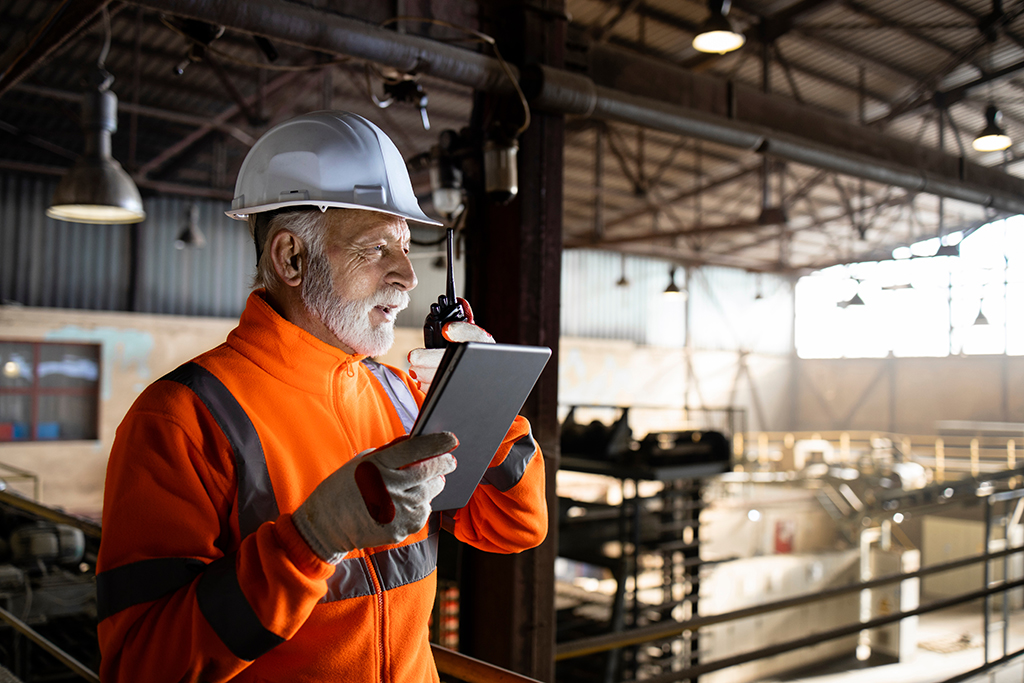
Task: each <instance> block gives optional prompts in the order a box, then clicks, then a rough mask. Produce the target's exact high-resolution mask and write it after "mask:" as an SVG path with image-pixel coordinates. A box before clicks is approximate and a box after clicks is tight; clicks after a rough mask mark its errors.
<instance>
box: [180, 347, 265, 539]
mask: <svg viewBox="0 0 1024 683" xmlns="http://www.w3.org/2000/svg"><path fill="white" fill-rule="evenodd" d="M161 379H166V380H171V381H172V382H177V383H179V384H182V385H184V386H186V387H188V388H189V389H191V390H192V392H193V393H194V394H195V395H196V396H198V397H199V400H200V401H202V402H203V404H204V405H205V406H206V408H207V410H209V411H210V414H211V415H213V419H214V420H216V421H217V424H218V425H219V426H220V428H221V431H222V432H224V436H225V437H226V438H227V440H228V443H230V444H231V450H232V451H234V454H235V467H236V469H237V476H238V528H239V531H240V532H241V534H242V538H245V537H246V536H248V535H249V534H251V533H252V532H254V531H256V529H257V528H259V526H260V524H262V523H263V522H266V521H269V520H274V519H277V517H278V514H279V513H278V508H277V499H276V498H275V497H274V487H273V485H272V484H271V482H270V473H269V472H268V471H267V460H266V457H265V456H264V455H263V445H262V444H261V443H260V437H259V436H258V435H257V434H256V428H255V427H254V426H253V424H252V420H250V419H249V416H248V415H246V414H245V410H243V409H242V406H240V405H238V401H236V400H235V397H234V396H232V395H231V392H230V391H228V388H227V387H225V386H224V384H222V383H221V381H220V380H219V379H217V378H216V377H215V376H214V375H213V373H211V372H210V371H209V370H207V369H206V368H204V367H202V366H200V365H197V364H196V363H185V364H184V365H182V366H181V367H179V368H178V369H176V370H173V371H171V372H170V373H168V374H166V375H164V376H163V377H162V378H161Z"/></svg>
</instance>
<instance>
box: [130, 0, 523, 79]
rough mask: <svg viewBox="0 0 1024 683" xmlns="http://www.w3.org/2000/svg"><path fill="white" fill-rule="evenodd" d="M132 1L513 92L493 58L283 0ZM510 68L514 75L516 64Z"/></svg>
mask: <svg viewBox="0 0 1024 683" xmlns="http://www.w3.org/2000/svg"><path fill="white" fill-rule="evenodd" d="M131 4H136V5H141V6H143V7H148V8H150V9H153V10H156V11H159V12H170V13H171V14H176V15H178V16H182V17H190V18H192V19H198V20H200V21H206V22H209V23H212V24H218V25H221V26H228V27H231V28H233V29H237V30H239V31H244V32H245V33H251V34H254V35H260V36H264V37H266V38H270V39H272V40H276V41H281V42H284V43H289V44H291V45H297V46H299V47H304V48H309V49H314V50H321V51H325V52H330V53H333V54H337V55H348V56H350V57H355V58H356V59H365V60H367V61H371V62H375V63H377V64H382V65H385V66H390V67H393V68H395V69H398V70H399V71H402V72H404V73H413V72H415V73H420V74H430V75H431V76H435V77H437V78H440V79H443V80H446V81H452V82H454V83H461V84H462V85H467V86H469V87H471V88H474V89H476V90H481V91H485V92H506V93H513V92H514V88H513V87H512V84H511V83H510V82H509V79H508V76H506V75H505V72H504V71H503V70H502V68H501V65H500V64H499V63H498V60H496V59H494V58H493V57H489V56H487V55H483V54H480V53H477V52H473V51H471V50H466V49H463V48H460V47H455V46H452V45H447V44H445V43H441V42H438V41H436V40H430V39H429V38H422V37H420V36H414V35H409V34H406V33H398V32H396V31H391V30H388V29H384V28H381V27H379V26H374V25H373V24H368V23H366V22H365V21H359V20H357V19H350V18H348V17H345V16H342V15H340V14H335V13H333V12H329V11H327V10H324V9H318V8H315V7H311V6H308V5H300V4H298V3H294V2H287V0H246V2H220V1H219V0H132V2H131ZM509 67H510V68H511V69H512V73H513V75H514V76H515V77H516V78H518V77H519V73H518V70H517V69H516V67H515V66H513V65H511V64H510V65H509Z"/></svg>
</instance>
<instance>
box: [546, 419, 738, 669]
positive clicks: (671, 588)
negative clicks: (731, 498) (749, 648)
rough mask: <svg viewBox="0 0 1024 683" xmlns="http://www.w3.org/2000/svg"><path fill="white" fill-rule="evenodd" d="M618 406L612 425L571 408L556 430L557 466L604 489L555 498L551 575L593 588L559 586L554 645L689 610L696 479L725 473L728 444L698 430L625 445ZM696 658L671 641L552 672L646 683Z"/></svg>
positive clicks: (690, 648) (695, 553)
mask: <svg viewBox="0 0 1024 683" xmlns="http://www.w3.org/2000/svg"><path fill="white" fill-rule="evenodd" d="M619 410H620V411H621V414H620V415H619V417H618V419H616V420H615V421H614V422H613V423H612V424H611V425H605V424H604V423H602V422H600V421H593V422H591V423H590V424H589V425H585V426H584V425H581V424H579V423H577V422H576V420H575V415H576V411H575V409H571V410H570V411H569V414H568V416H567V417H566V419H565V420H564V422H563V424H562V437H561V449H562V455H561V470H562V471H568V472H574V473H585V474H587V475H596V476H597V477H599V478H602V479H603V481H604V482H605V486H606V488H605V493H604V494H603V495H600V496H598V497H596V498H595V497H594V496H589V497H588V496H586V495H581V496H564V497H560V498H559V557H560V560H559V563H560V564H559V569H558V570H556V573H561V574H562V575H563V578H566V577H568V576H569V575H575V576H576V577H582V578H587V579H590V580H591V582H592V583H594V584H596V585H597V590H593V591H584V590H580V591H573V590H572V588H571V586H572V585H573V584H572V582H562V583H561V584H560V585H561V586H562V589H561V590H560V593H559V596H558V603H557V604H556V608H557V610H558V640H559V641H560V642H562V641H570V640H574V639H576V638H581V637H586V636H591V635H596V634H600V633H609V632H612V633H614V632H620V631H623V630H625V629H627V628H637V627H640V626H645V625H650V624H656V623H659V622H665V621H669V620H677V621H678V620H683V619H687V618H689V617H691V616H693V615H696V614H697V601H698V596H699V586H700V567H701V559H700V521H699V516H700V511H701V508H702V507H703V503H702V501H701V488H702V482H703V479H704V478H706V477H710V476H712V475H716V474H720V473H722V472H726V471H728V470H729V469H730V467H731V453H732V445H731V440H730V438H729V436H727V435H726V434H725V433H723V432H722V431H717V430H698V429H685V430H679V431H659V432H651V433H648V434H646V435H645V436H643V437H642V438H640V439H634V438H633V432H632V429H631V428H630V425H629V409H628V408H620V409H619ZM598 488H599V487H598ZM652 576H654V577H656V578H654V579H651V578H650V577H652ZM601 584H603V586H602V585H601ZM697 659H698V643H697V639H696V637H692V638H671V639H664V640H661V641H657V640H656V641H651V642H647V643H645V644H644V645H643V646H642V647H628V648H621V649H617V650H612V651H610V652H603V653H600V654H597V655H593V656H589V657H580V658H574V659H571V660H568V661H566V662H563V663H559V665H558V671H557V674H558V680H564V681H608V682H611V681H619V680H624V679H630V678H632V679H639V678H649V677H651V676H653V675H658V674H660V673H664V672H669V671H672V670H673V668H678V667H679V666H691V665H693V664H695V663H696V662H697Z"/></svg>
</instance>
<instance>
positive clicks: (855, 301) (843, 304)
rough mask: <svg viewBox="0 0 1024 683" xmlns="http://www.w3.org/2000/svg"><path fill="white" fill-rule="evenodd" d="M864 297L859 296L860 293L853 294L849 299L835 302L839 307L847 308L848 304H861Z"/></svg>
mask: <svg viewBox="0 0 1024 683" xmlns="http://www.w3.org/2000/svg"><path fill="white" fill-rule="evenodd" d="M863 305H864V299H861V298H860V294H854V295H853V297H851V298H850V300H849V301H840V302H839V303H837V304H836V306H838V307H839V308H849V307H850V306H863Z"/></svg>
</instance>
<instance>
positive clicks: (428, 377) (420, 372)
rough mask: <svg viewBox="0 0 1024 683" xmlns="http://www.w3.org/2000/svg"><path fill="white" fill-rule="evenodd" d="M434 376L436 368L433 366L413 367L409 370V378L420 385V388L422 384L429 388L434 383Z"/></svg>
mask: <svg viewBox="0 0 1024 683" xmlns="http://www.w3.org/2000/svg"><path fill="white" fill-rule="evenodd" d="M436 374H437V366H436V365H434V366H430V365H427V366H424V365H414V366H412V367H411V368H409V376H410V377H412V378H413V379H415V380H417V381H418V382H419V383H420V386H422V385H424V384H426V385H428V386H429V385H430V383H431V382H433V381H434V375H436Z"/></svg>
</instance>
